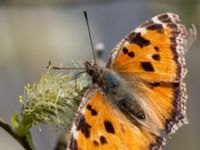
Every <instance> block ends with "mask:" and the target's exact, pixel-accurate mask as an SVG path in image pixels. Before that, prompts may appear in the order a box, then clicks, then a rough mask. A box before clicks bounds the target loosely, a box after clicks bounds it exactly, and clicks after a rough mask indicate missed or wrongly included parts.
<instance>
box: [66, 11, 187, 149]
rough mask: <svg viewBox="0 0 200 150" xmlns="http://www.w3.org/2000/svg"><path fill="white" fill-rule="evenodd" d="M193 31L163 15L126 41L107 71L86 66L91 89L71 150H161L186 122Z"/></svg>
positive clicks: (116, 50)
mask: <svg viewBox="0 0 200 150" xmlns="http://www.w3.org/2000/svg"><path fill="white" fill-rule="evenodd" d="M189 36H190V32H189V30H187V29H186V28H185V26H184V25H182V24H180V20H179V17H178V16H177V15H176V14H173V13H164V14H161V15H158V16H155V17H153V18H152V19H151V20H149V21H147V22H145V23H144V24H142V25H140V26H139V27H138V28H136V29H135V30H134V31H132V32H131V33H130V34H129V35H128V36H126V37H125V38H124V39H123V40H122V41H121V42H120V43H119V44H118V45H117V46H116V47H115V48H114V50H113V51H112V53H111V56H110V59H109V61H108V63H107V67H106V68H102V67H99V66H98V65H97V64H96V63H90V62H85V67H86V71H87V73H88V74H89V75H90V76H91V78H92V80H93V86H92V87H91V88H90V89H89V90H88V91H87V92H86V94H85V96H84V97H83V100H82V103H81V105H80V107H79V110H78V112H77V115H76V117H75V120H74V124H73V127H72V129H71V135H70V140H69V142H68V147H67V149H68V150H94V149H97V150H157V149H161V148H162V145H164V144H165V141H166V139H165V136H166V135H169V134H172V133H174V132H175V131H176V130H177V129H178V128H179V127H180V126H181V125H182V124H186V123H187V118H186V105H185V104H186V99H187V95H186V91H185V83H184V81H183V80H184V78H185V74H186V72H187V69H186V68H185V58H184V49H185V48H187V47H186V46H185V42H187V41H188V37H189Z"/></svg>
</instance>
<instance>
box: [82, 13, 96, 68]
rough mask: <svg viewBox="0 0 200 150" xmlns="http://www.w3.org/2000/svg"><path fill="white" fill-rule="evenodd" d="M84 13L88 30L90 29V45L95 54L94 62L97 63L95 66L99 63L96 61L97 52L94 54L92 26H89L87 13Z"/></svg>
mask: <svg viewBox="0 0 200 150" xmlns="http://www.w3.org/2000/svg"><path fill="white" fill-rule="evenodd" d="M83 13H84V17H85V21H86V24H87V28H88V33H89V38H90V44H91V48H92V53H93V57H94V61H95V64H96V63H97V61H96V56H95V52H94V45H93V42H92V36H91V32H90V26H89V22H88V15H87V11H86V10H84V11H83Z"/></svg>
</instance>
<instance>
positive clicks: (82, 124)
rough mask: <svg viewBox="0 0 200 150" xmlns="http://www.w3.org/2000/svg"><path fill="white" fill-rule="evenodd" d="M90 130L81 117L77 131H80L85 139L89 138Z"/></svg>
mask: <svg viewBox="0 0 200 150" xmlns="http://www.w3.org/2000/svg"><path fill="white" fill-rule="evenodd" d="M90 128H91V126H90V125H89V124H88V123H87V122H86V121H85V117H84V116H83V115H82V117H81V118H80V121H79V123H78V125H77V130H81V132H82V133H83V134H84V135H85V137H86V138H89V137H90Z"/></svg>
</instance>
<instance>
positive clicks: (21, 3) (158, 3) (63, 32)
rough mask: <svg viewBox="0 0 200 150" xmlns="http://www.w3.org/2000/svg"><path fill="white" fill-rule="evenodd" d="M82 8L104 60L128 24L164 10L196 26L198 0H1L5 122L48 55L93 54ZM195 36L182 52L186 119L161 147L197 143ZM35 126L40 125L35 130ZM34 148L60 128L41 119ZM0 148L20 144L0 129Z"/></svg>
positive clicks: (59, 58)
mask: <svg viewBox="0 0 200 150" xmlns="http://www.w3.org/2000/svg"><path fill="white" fill-rule="evenodd" d="M84 9H87V11H88V15H89V23H90V27H91V32H92V38H93V41H94V45H96V44H98V43H103V44H104V47H105V53H104V60H105V61H106V60H107V59H108V56H109V53H110V50H111V49H112V48H113V47H114V46H115V45H116V44H117V43H118V42H119V41H120V40H121V39H122V38H123V37H124V36H125V35H126V34H128V33H129V32H130V31H131V30H132V29H134V28H135V27H136V26H138V25H139V24H140V23H142V22H144V21H145V20H146V19H148V18H150V17H152V16H155V15H157V14H159V13H163V12H174V13H177V14H179V15H180V18H181V20H182V22H183V23H184V24H186V25H187V26H188V27H190V25H191V24H195V25H196V27H197V31H198V29H199V28H200V1H199V0H0V117H1V118H3V119H4V120H5V121H7V122H10V118H11V115H12V113H13V112H14V111H16V110H17V111H20V106H19V104H18V96H19V95H23V88H24V85H25V84H26V83H33V82H34V81H37V80H39V78H40V76H41V74H42V73H44V72H45V71H46V66H47V64H48V61H49V60H51V61H52V63H53V64H55V65H57V66H59V65H60V64H62V65H63V66H65V67H66V66H68V67H69V66H70V62H71V59H73V60H74V61H79V60H82V61H85V60H88V61H89V60H91V59H92V51H91V47H90V43H89V37H88V31H87V28H86V23H85V20H84V17H83V14H82V11H83V10H84ZM199 47H200V42H199V38H197V40H196V41H195V42H194V44H193V45H192V46H191V48H190V50H189V51H188V52H187V53H186V61H187V67H188V69H189V72H188V74H187V78H186V83H187V89H188V95H189V98H188V102H187V114H188V118H189V121H190V123H189V124H188V125H187V126H183V127H182V128H181V129H179V130H178V131H177V133H176V134H175V135H172V137H171V139H170V140H168V142H167V146H166V147H165V148H164V149H165V150H199V148H200V142H199V139H200V117H199V116H200V109H199V106H200V99H199V98H200V92H199V91H200V79H199V77H200V58H199V57H200V48H199ZM40 129H42V130H41V131H40ZM32 133H33V141H34V143H35V145H36V147H37V149H38V150H52V149H53V148H54V146H55V143H56V140H57V137H58V135H59V132H58V131H56V130H55V129H53V128H51V127H47V126H44V125H41V126H39V127H38V128H34V129H33V130H32ZM0 149H2V150H23V148H22V147H21V146H20V145H19V144H18V143H17V142H16V141H14V140H13V139H12V138H11V137H10V136H9V135H8V134H7V133H6V132H5V131H4V130H2V129H0Z"/></svg>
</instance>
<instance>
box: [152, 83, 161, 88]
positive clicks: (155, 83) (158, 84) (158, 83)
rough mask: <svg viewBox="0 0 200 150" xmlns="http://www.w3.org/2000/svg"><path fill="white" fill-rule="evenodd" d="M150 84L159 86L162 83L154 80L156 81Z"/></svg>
mask: <svg viewBox="0 0 200 150" xmlns="http://www.w3.org/2000/svg"><path fill="white" fill-rule="evenodd" d="M150 85H151V86H153V87H157V86H159V85H160V83H159V82H154V83H150Z"/></svg>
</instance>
